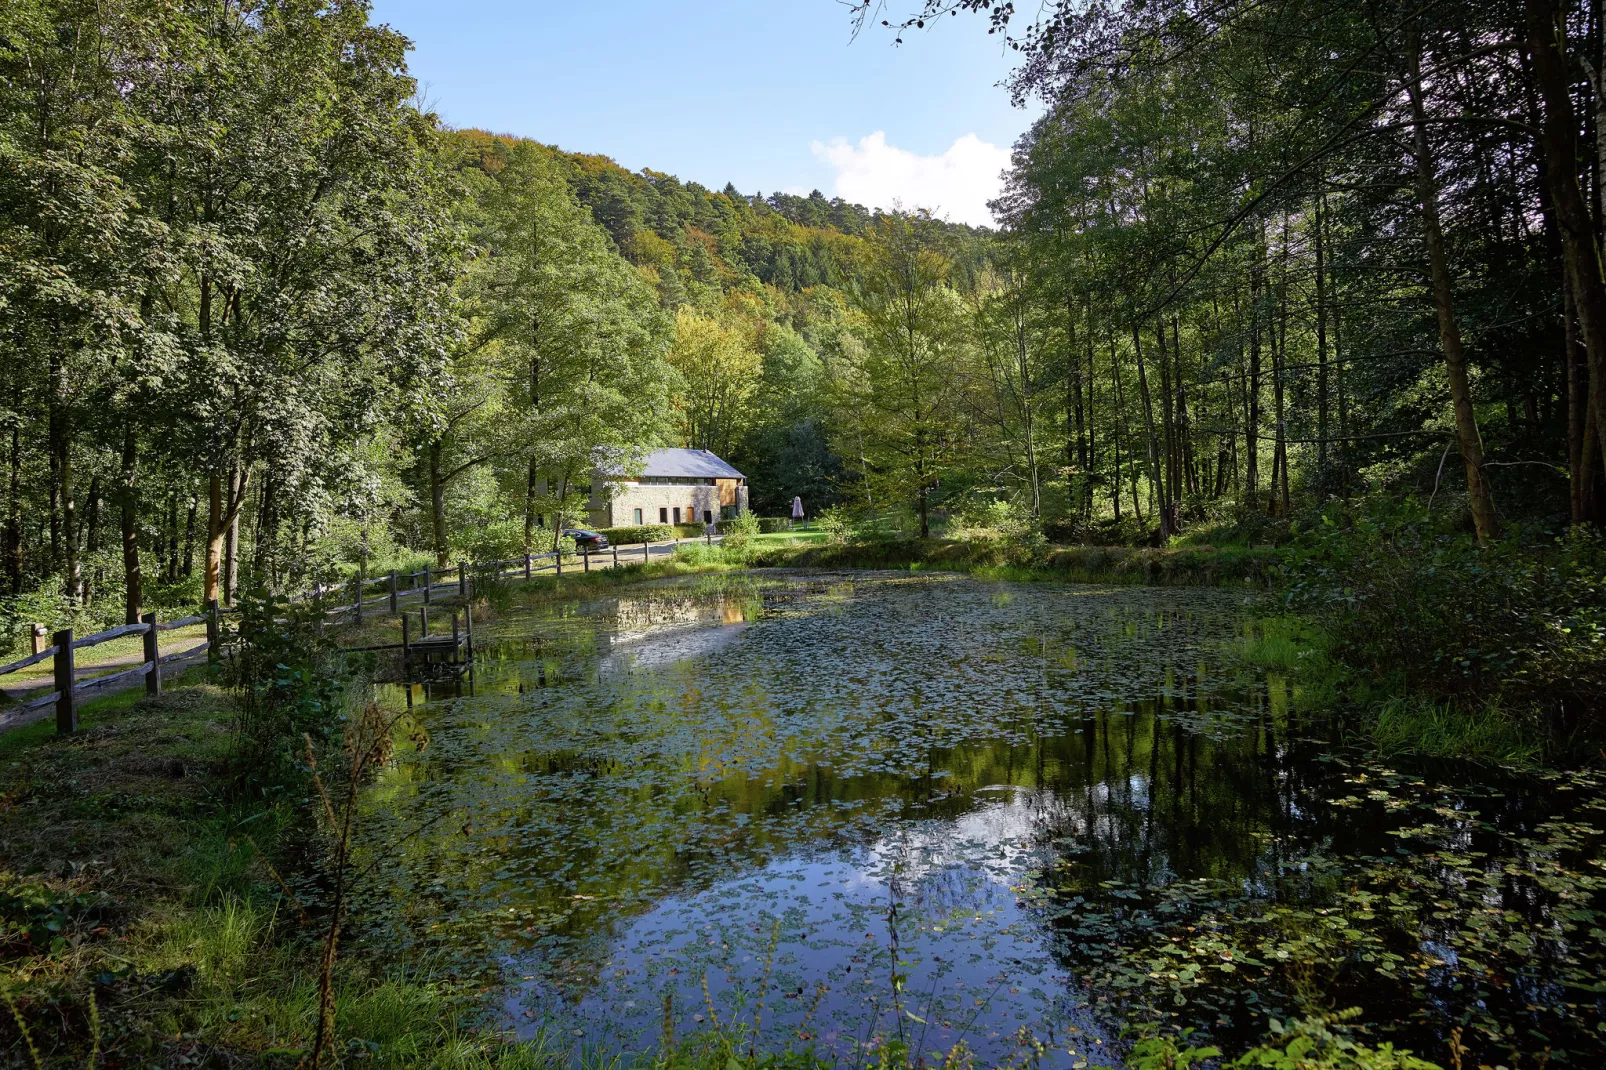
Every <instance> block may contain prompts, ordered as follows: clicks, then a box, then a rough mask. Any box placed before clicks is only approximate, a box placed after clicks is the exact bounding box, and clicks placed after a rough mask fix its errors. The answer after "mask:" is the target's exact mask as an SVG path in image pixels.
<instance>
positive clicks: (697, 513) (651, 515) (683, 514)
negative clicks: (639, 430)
mask: <svg viewBox="0 0 1606 1070" xmlns="http://www.w3.org/2000/svg"><path fill="white" fill-rule="evenodd" d="M587 508H588V510H589V512H590V521H591V526H592V527H598V528H614V527H634V526H637V525H641V524H706V523H708V522H709V521H713V520H725V519H728V518H730V517H733V516H735V515H736V514H737V513H745V512H746V511H747V477H746V476H744V475H742V473H740V472H738V471H737V470H736V469H734V468H732V467H731V466H730V465H728V464H726V463H725V462H724V461H723V460H721V459H720V458H718V457H716V456H715V455H714V454H712V453H709V452H708V451H707V450H681V449H674V450H654V451H653V452H651V453H649V454H648V455H647V456H646V458H645V459H643V460H642V462H641V465H640V468H639V470H637V471H635V472H633V473H629V472H622V471H606V470H603V471H599V472H598V473H597V475H596V477H595V478H594V479H593V480H592V483H591V500H590V502H589V503H588V506H587Z"/></svg>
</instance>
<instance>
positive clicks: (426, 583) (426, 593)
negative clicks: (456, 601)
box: [424, 565, 432, 606]
mask: <svg viewBox="0 0 1606 1070" xmlns="http://www.w3.org/2000/svg"><path fill="white" fill-rule="evenodd" d="M431 586H432V584H431V582H430V578H429V566H428V565H425V566H424V604H425V605H426V606H427V605H429V589H430V587H431Z"/></svg>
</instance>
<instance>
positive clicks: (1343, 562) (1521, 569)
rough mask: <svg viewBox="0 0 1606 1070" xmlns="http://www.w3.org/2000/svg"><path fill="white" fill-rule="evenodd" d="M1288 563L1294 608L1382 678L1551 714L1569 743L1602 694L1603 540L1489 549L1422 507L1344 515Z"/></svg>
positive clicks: (1536, 541)
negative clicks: (1313, 618) (1441, 522)
mask: <svg viewBox="0 0 1606 1070" xmlns="http://www.w3.org/2000/svg"><path fill="white" fill-rule="evenodd" d="M1334 513H1335V514H1337V515H1329V516H1327V517H1325V518H1324V522H1323V523H1322V524H1321V525H1320V526H1319V527H1316V528H1315V529H1313V530H1311V531H1309V532H1306V533H1303V534H1302V536H1301V538H1300V539H1299V541H1298V542H1297V543H1296V545H1295V547H1294V548H1293V549H1292V550H1291V552H1290V554H1289V566H1288V567H1289V573H1290V577H1291V582H1290V587H1289V602H1290V604H1291V605H1293V606H1294V607H1296V608H1299V609H1301V610H1303V611H1306V612H1309V613H1312V614H1314V615H1316V617H1317V618H1318V620H1319V621H1320V623H1321V626H1322V627H1323V629H1324V630H1325V631H1326V632H1327V633H1328V635H1329V636H1330V637H1331V639H1332V644H1333V651H1334V654H1335V656H1336V657H1338V658H1339V659H1341V660H1342V661H1344V662H1346V663H1347V664H1349V665H1351V666H1352V667H1353V668H1354V670H1355V671H1356V673H1357V674H1359V675H1360V676H1361V677H1363V678H1365V679H1368V680H1372V681H1394V682H1396V685H1397V686H1400V687H1403V688H1406V689H1408V690H1411V691H1413V692H1418V693H1422V694H1426V695H1432V696H1453V697H1455V698H1456V699H1458V700H1460V701H1463V702H1466V703H1471V704H1473V705H1476V704H1478V703H1483V702H1488V701H1490V700H1493V699H1496V698H1500V699H1502V700H1505V701H1506V702H1509V703H1510V704H1512V705H1514V706H1522V707H1528V706H1532V707H1534V708H1537V709H1541V710H1543V711H1544V714H1545V719H1546V721H1547V722H1548V727H1549V728H1551V729H1552V730H1554V731H1557V732H1560V733H1568V732H1571V731H1573V730H1574V729H1576V728H1577V727H1578V726H1579V725H1581V724H1584V723H1587V722H1596V721H1598V718H1599V717H1600V716H1601V713H1602V705H1601V703H1602V697H1603V696H1606V553H1603V546H1602V543H1601V540H1600V539H1599V538H1598V537H1595V536H1591V535H1586V534H1569V535H1566V536H1563V537H1559V538H1555V537H1549V536H1536V537H1533V538H1531V539H1527V540H1523V539H1519V538H1517V537H1515V536H1513V537H1508V538H1506V539H1502V540H1498V541H1491V542H1488V543H1485V544H1479V543H1478V542H1476V541H1475V540H1474V539H1473V538H1472V537H1471V536H1470V535H1468V534H1465V533H1463V532H1457V531H1447V530H1445V529H1444V528H1442V527H1441V526H1439V525H1436V524H1434V523H1433V522H1432V521H1431V519H1430V518H1429V517H1428V516H1427V515H1426V514H1425V512H1424V511H1423V510H1421V509H1420V508H1419V507H1417V506H1416V505H1414V504H1412V503H1406V504H1404V505H1401V506H1397V507H1391V508H1373V509H1369V510H1366V511H1361V512H1356V513H1353V514H1348V515H1346V514H1345V513H1343V512H1340V511H1338V510H1335V511H1334Z"/></svg>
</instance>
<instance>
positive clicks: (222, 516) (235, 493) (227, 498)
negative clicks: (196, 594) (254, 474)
mask: <svg viewBox="0 0 1606 1070" xmlns="http://www.w3.org/2000/svg"><path fill="white" fill-rule="evenodd" d="M250 484H251V470H250V469H249V468H244V467H242V466H240V465H239V464H234V465H231V466H230V468H229V475H228V486H227V488H226V492H225V486H224V477H223V473H222V472H213V473H212V474H211V475H210V476H209V477H208V478H207V506H208V508H207V515H206V564H205V566H204V568H205V572H204V574H203V575H202V577H201V589H202V594H201V597H202V598H203V599H206V600H207V601H211V600H212V599H214V598H216V599H219V600H220V601H221V600H222V597H223V591H222V580H223V544H224V541H225V540H226V539H227V537H228V533H229V529H230V528H231V527H232V526H233V525H234V523H235V522H236V521H237V520H238V519H239V516H240V508H241V506H243V505H244V504H245V495H246V491H247V490H249V489H250Z"/></svg>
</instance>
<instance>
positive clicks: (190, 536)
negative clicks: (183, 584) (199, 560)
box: [184, 494, 201, 579]
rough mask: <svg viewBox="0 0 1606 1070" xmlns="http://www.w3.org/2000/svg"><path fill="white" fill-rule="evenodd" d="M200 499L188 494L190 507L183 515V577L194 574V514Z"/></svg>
mask: <svg viewBox="0 0 1606 1070" xmlns="http://www.w3.org/2000/svg"><path fill="white" fill-rule="evenodd" d="M200 508H201V499H200V497H199V496H198V495H194V494H191V495H190V507H189V509H188V511H187V512H186V514H185V517H184V578H185V579H189V578H190V576H192V575H194V574H195V515H196V513H197V512H199V511H200Z"/></svg>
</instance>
